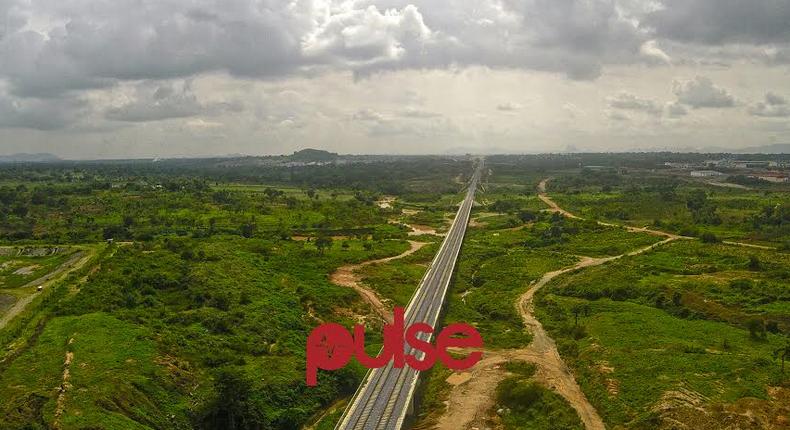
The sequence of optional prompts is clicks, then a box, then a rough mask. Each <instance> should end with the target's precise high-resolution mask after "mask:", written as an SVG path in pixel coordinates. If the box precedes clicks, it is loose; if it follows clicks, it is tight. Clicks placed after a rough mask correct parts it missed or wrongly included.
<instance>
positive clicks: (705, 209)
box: [686, 189, 721, 225]
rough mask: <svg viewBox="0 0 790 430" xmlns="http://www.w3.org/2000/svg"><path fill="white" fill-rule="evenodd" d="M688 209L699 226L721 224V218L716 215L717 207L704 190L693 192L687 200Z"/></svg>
mask: <svg viewBox="0 0 790 430" xmlns="http://www.w3.org/2000/svg"><path fill="white" fill-rule="evenodd" d="M686 207H687V208H688V210H689V212H691V217H692V219H693V220H694V222H695V223H697V224H709V225H719V224H721V217H719V215H718V214H717V213H716V205H715V204H714V203H712V202H711V201H710V200H709V199H708V194H707V193H706V192H705V191H704V190H701V189H695V190H692V191H691V193H690V194H689V196H688V197H687V198H686Z"/></svg>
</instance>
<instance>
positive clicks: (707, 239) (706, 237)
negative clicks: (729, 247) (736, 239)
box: [700, 231, 720, 243]
mask: <svg viewBox="0 0 790 430" xmlns="http://www.w3.org/2000/svg"><path fill="white" fill-rule="evenodd" d="M700 240H702V243H719V242H720V240H719V238H718V237H716V235H715V234H713V233H711V232H709V231H706V232H705V233H702V236H700Z"/></svg>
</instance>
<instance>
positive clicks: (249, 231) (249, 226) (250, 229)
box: [240, 222, 255, 238]
mask: <svg viewBox="0 0 790 430" xmlns="http://www.w3.org/2000/svg"><path fill="white" fill-rule="evenodd" d="M240 232H241V235H242V236H244V237H246V238H250V237H252V235H253V234H254V233H255V224H253V223H251V222H248V223H245V224H242V225H241V228H240Z"/></svg>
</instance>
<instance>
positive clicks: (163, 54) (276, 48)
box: [0, 0, 307, 96]
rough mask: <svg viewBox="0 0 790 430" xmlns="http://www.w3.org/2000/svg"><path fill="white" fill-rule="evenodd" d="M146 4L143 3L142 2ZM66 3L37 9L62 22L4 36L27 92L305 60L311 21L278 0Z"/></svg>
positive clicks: (6, 67) (15, 81)
mask: <svg viewBox="0 0 790 430" xmlns="http://www.w3.org/2000/svg"><path fill="white" fill-rule="evenodd" d="M141 3H142V4H141ZM203 4H205V5H206V7H205V9H194V8H192V9H186V8H184V7H183V6H182V5H183V3H181V2H177V1H146V2H139V1H135V0H113V1H103V2H102V1H99V2H92V3H91V4H90V5H85V4H84V3H83V2H76V1H62V2H58V3H53V4H52V6H51V7H44V8H42V10H34V11H33V12H40V13H43V14H46V15H48V16H49V18H50V19H51V20H52V21H53V22H55V23H56V24H55V25H54V26H53V28H51V29H50V30H49V31H48V32H47V33H41V32H37V31H32V30H24V31H19V32H16V33H14V34H11V35H8V36H7V37H5V38H3V39H2V40H1V41H0V55H2V58H3V59H4V60H7V61H3V62H2V63H0V74H3V75H5V76H6V77H7V78H8V80H9V81H10V83H11V89H12V91H13V92H14V93H15V94H17V95H20V96H29V95H32V96H44V95H53V96H54V95H59V94H61V93H62V92H64V91H68V90H80V89H85V88H100V87H103V86H109V85H112V84H113V83H114V82H116V81H119V80H137V79H166V78H173V77H182V76H191V75H194V74H198V73H201V72H206V71H211V70H227V71H229V72H230V73H232V74H236V75H243V76H256V77H265V76H274V75H282V74H285V73H288V72H290V71H292V70H293V69H294V68H295V67H296V66H298V64H299V62H300V58H299V37H300V29H302V28H304V27H305V26H306V25H307V24H306V23H302V22H300V17H299V16H298V15H294V14H291V13H290V12H289V11H288V10H287V8H286V7H285V6H284V5H283V4H282V2H278V1H274V0H272V1H264V2H252V1H249V2H245V1H241V0H234V1H226V2H221V1H219V0H217V1H214V2H203Z"/></svg>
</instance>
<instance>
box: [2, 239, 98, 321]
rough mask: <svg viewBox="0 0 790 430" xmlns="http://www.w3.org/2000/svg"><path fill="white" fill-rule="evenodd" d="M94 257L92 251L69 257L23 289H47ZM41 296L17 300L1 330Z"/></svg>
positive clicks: (77, 253) (7, 313)
mask: <svg viewBox="0 0 790 430" xmlns="http://www.w3.org/2000/svg"><path fill="white" fill-rule="evenodd" d="M92 256H93V253H92V252H90V251H77V252H75V253H74V255H73V256H71V257H69V259H68V260H66V261H65V262H64V263H63V264H61V265H60V266H58V267H57V268H56V269H55V270H53V271H51V272H49V273H47V274H46V275H44V276H42V277H40V278H38V279H35V280H33V281H30V282H28V283H27V284H25V285H23V286H22V288H37V287H39V286H41V287H43V288H47V287H49V286H50V285H51V284H52V283H54V282H55V281H58V280H60V279H62V278H63V276H60V275H63V274H64V273H68V272H72V271H74V270H77V269H79V268H80V267H82V266H83V265H85V263H87V262H88V260H90V259H91V257H92ZM39 294H40V293H39V292H38V291H33V292H32V293H31V294H30V295H28V296H25V297H23V298H21V299H19V300H17V302H16V303H14V306H12V307H11V308H10V309H9V310H8V311H7V312H6V313H5V314H3V316H2V317H0V329H2V328H3V327H5V326H6V325H7V324H8V323H9V322H11V320H12V319H14V317H16V316H17V315H19V314H20V313H21V312H22V311H23V310H25V308H26V307H27V305H29V304H30V302H32V301H33V299H35V298H36V297H38V295H39Z"/></svg>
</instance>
